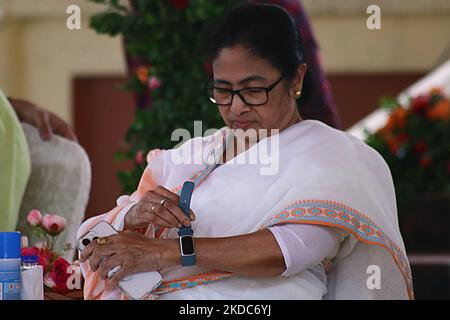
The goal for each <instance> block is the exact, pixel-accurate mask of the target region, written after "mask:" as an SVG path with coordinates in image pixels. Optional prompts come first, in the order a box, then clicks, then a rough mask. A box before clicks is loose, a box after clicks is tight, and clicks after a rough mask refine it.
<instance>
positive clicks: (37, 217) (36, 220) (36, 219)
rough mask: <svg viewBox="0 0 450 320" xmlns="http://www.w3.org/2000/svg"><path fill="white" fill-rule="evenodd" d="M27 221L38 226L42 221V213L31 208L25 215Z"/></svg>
mask: <svg viewBox="0 0 450 320" xmlns="http://www.w3.org/2000/svg"><path fill="white" fill-rule="evenodd" d="M27 221H28V223H29V224H30V225H31V226H33V227H34V226H38V225H40V224H41V221H42V214H41V212H40V211H39V210H31V211H30V213H29V214H28V216H27Z"/></svg>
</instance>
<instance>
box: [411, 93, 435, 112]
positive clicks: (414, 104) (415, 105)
mask: <svg viewBox="0 0 450 320" xmlns="http://www.w3.org/2000/svg"><path fill="white" fill-rule="evenodd" d="M429 105H430V96H429V95H419V96H417V97H415V98H414V99H412V101H411V109H412V110H413V112H415V113H424V112H425V111H426V109H428V107H429Z"/></svg>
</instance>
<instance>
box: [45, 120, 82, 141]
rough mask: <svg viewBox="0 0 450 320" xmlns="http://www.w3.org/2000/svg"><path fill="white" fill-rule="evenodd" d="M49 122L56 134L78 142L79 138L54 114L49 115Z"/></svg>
mask: <svg viewBox="0 0 450 320" xmlns="http://www.w3.org/2000/svg"><path fill="white" fill-rule="evenodd" d="M49 121H50V125H51V128H52V131H53V133H54V134H57V135H59V136H61V137H64V138H66V139H68V140H71V141H77V136H76V135H75V133H74V132H73V130H72V129H71V127H70V126H69V125H68V124H67V123H66V122H64V120H62V119H61V118H59V117H58V116H57V115H55V114H53V113H49Z"/></svg>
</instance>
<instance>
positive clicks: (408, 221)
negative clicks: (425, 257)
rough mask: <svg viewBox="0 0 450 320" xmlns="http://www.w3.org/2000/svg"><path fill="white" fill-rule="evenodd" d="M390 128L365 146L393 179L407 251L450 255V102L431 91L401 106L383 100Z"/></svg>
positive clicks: (370, 135)
mask: <svg viewBox="0 0 450 320" xmlns="http://www.w3.org/2000/svg"><path fill="white" fill-rule="evenodd" d="M382 107H383V108H388V109H389V110H390V116H389V118H388V120H387V122H386V124H385V125H384V126H383V127H382V128H381V129H379V130H378V131H376V132H374V133H368V132H367V138H366V142H367V144H368V145H370V146H371V147H373V148H374V149H375V150H377V151H378V152H379V153H380V154H381V155H382V156H383V158H384V159H385V160H386V162H387V164H388V166H389V168H390V170H391V173H392V177H393V180H394V185H395V190H396V196H397V206H398V214H399V222H400V229H401V231H402V234H403V237H404V241H405V245H406V248H407V250H408V251H409V252H427V253H433V252H434V253H436V252H450V101H449V98H448V97H446V96H445V95H444V93H443V92H442V90H440V89H437V88H436V89H432V90H431V91H430V92H428V93H427V94H422V95H419V96H416V97H412V98H410V99H409V101H408V103H406V104H405V105H402V104H401V103H400V102H399V101H398V100H396V99H384V101H383V103H382Z"/></svg>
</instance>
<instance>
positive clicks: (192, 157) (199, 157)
mask: <svg viewBox="0 0 450 320" xmlns="http://www.w3.org/2000/svg"><path fill="white" fill-rule="evenodd" d="M225 130H227V132H226V136H227V137H229V139H230V141H229V143H233V144H234V143H235V145H236V148H237V152H236V156H234V157H233V158H231V159H228V157H226V158H224V157H223V156H222V155H223V151H224V150H223V149H221V148H220V147H218V146H219V145H223V144H222V142H221V141H215V142H212V145H213V146H215V147H216V149H215V150H214V151H213V150H212V146H206V147H205V145H204V139H195V138H196V137H201V136H202V132H203V129H202V121H194V136H193V137H192V135H191V133H190V132H189V130H187V129H185V128H178V129H175V130H174V131H173V132H172V135H171V141H180V140H181V141H180V142H179V143H178V144H177V145H176V146H175V147H174V148H176V149H177V152H173V153H172V154H171V160H172V162H173V163H174V164H207V165H214V164H224V163H225V162H226V163H227V164H233V165H234V164H237V165H240V164H251V165H260V173H261V175H275V174H277V173H278V170H279V167H280V139H279V132H280V130H279V129H270V130H269V129H258V130H257V129H253V128H249V129H246V130H243V129H230V128H226V129H225ZM217 131H218V129H208V130H206V131H205V132H204V133H203V137H206V136H212V135H214V134H215V133H217ZM230 137H231V138H230ZM192 138H194V139H193V140H192V141H191V142H190V143H186V141H188V140H191V139H192ZM232 138H233V139H234V141H231V139H232ZM246 146H248V150H250V148H251V150H250V151H249V152H245V153H242V154H241V153H240V151H242V152H243V151H244V150H245V149H246ZM227 160H228V161H227Z"/></svg>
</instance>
